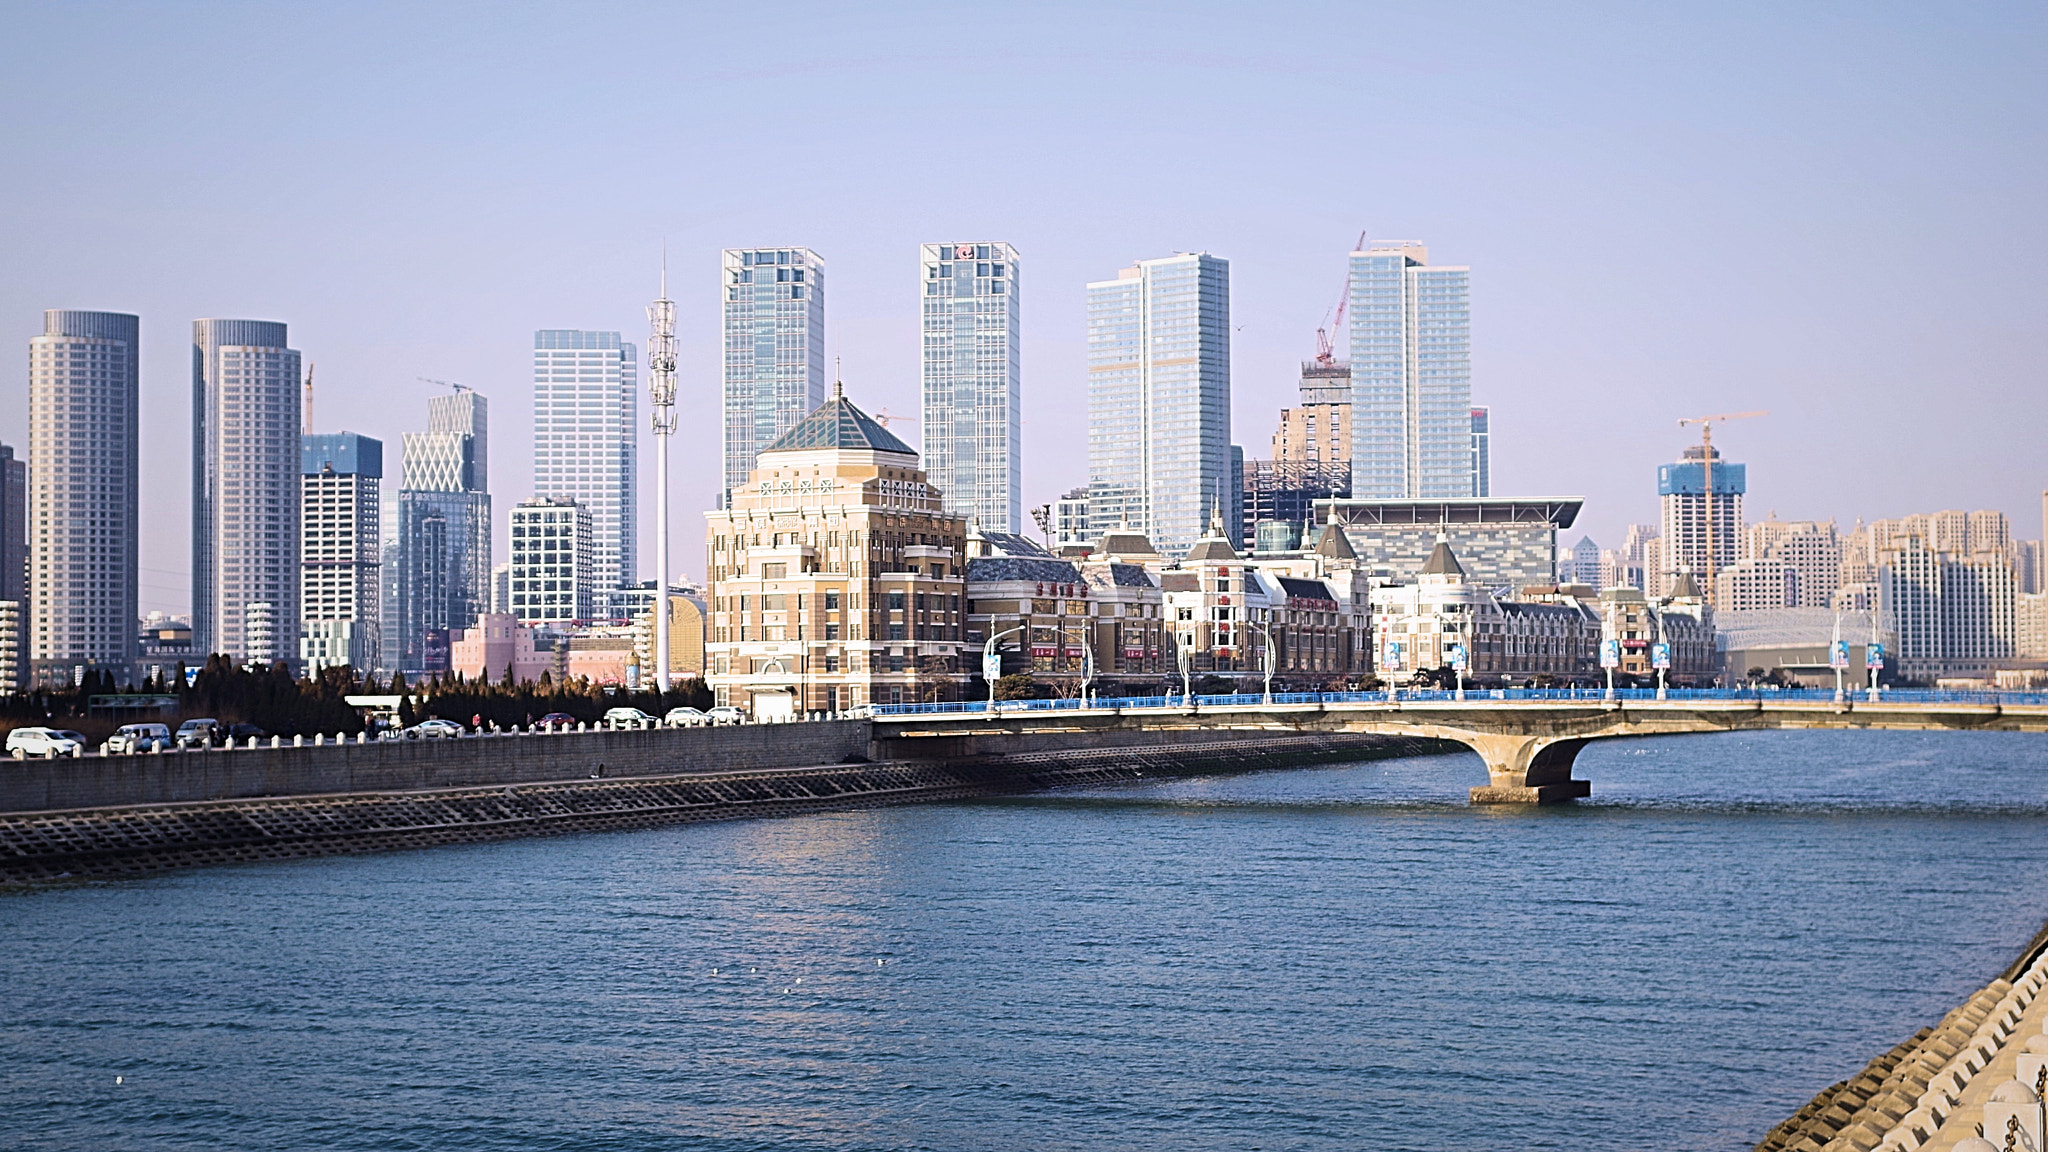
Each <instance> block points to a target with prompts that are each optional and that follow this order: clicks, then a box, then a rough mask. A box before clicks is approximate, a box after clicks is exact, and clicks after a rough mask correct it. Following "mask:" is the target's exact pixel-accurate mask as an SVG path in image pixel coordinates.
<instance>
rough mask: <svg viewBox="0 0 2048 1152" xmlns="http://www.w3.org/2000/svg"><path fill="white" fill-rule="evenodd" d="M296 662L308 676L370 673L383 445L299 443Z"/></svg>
mask: <svg viewBox="0 0 2048 1152" xmlns="http://www.w3.org/2000/svg"><path fill="white" fill-rule="evenodd" d="M299 458H300V463H299V472H300V474H301V476H302V478H303V479H302V481H301V482H302V485H303V487H302V488H301V504H300V513H299V522H300V524H301V525H302V527H303V532H304V535H303V537H302V538H301V544H300V547H299V555H300V559H301V562H302V563H303V564H304V566H305V567H304V570H303V573H302V575H301V578H300V584H299V605H300V608H299V610H300V612H301V613H303V616H302V617H301V620H300V624H299V659H300V660H301V661H303V662H304V663H305V667H306V670H307V671H309V672H312V671H317V670H319V669H321V668H325V667H328V666H330V665H340V664H346V665H349V666H350V667H352V668H355V669H357V670H358V671H363V672H367V671H369V670H370V669H371V668H373V667H375V666H376V661H377V645H378V643H379V639H378V618H379V612H378V607H379V603H380V601H381V600H382V592H383V589H382V581H381V580H380V579H379V573H378V568H379V567H380V565H381V563H382V561H383V554H384V549H383V544H382V539H381V538H382V529H383V516H382V509H383V497H382V491H381V488H382V484H383V477H384V443H383V441H381V440H373V439H371V438H370V437H368V436H363V435H359V434H357V433H354V432H325V433H320V434H317V435H305V436H301V437H299Z"/></svg>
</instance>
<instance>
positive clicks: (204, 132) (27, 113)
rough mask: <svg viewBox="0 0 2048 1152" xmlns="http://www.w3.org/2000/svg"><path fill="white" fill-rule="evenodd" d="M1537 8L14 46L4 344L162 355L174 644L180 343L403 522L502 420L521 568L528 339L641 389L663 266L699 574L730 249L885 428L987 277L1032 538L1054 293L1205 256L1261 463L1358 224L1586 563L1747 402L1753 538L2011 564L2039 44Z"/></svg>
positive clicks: (903, 409)
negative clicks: (1464, 285)
mask: <svg viewBox="0 0 2048 1152" xmlns="http://www.w3.org/2000/svg"><path fill="white" fill-rule="evenodd" d="M1529 7H1530V6H1525V5H1499V6H1486V5H1455V6H1454V5H1441V4H1415V5H1402V6H1388V5H1343V6H1329V7H1325V6H1311V5H1279V4H1267V5H1241V4H1238V5H1200V4H1187V3H1175V4H1151V5H1133V4H1125V5H1102V4H1076V5H1067V6H1062V5H1054V4H1034V5H1028V6H1012V7H1007V8H1006V7H1001V6H996V5H962V4H945V5H936V6H918V5H885V4H865V5H810V4H802V3H781V4H775V5H751V4H715V5H711V4H707V5H698V6H678V5H660V6H656V5H647V6H628V5H617V4H609V5H608V4H594V3H583V4H576V5H561V6H558V7H540V6H530V5H513V4H488V5H487V4H476V5H432V4H404V5H398V4H388V5H386V4H373V3H357V4H346V5H322V6H315V5H282V4H265V5H257V4H248V5H236V4H205V5H202V4H178V5H170V4H165V5H145V4H90V3H66V4H38V3H27V2H23V0H9V2H7V3H6V4H5V5H4V6H0V34H4V38H5V42H6V43H7V44H8V45H9V46H10V50H9V59H8V64H7V67H6V68H5V69H0V111H4V116H0V176H4V178H5V179H4V188H5V192H4V194H0V317H4V318H5V323H6V326H7V327H6V331H8V332H11V333H12V334H13V335H12V337H11V338H12V339H14V340H16V341H19V342H25V341H26V340H27V339H28V338H29V337H30V336H32V335H34V334H35V333H36V332H38V331H39V330H40V325H41V312H42V310H43V309H45V308H94V309H112V310H121V311H131V312H136V313H139V314H141V316H142V318H143V341H144V364H143V415H144V423H145V427H146V429H147V432H146V438H145V442H144V448H143V468H144V497H143V499H144V504H145V522H146V525H147V527H146V528H145V532H144V537H143V541H142V545H143V548H142V557H143V560H142V563H143V565H144V573H143V602H144V605H145V606H146V607H151V608H167V609H178V610H183V609H184V608H186V607H187V603H188V599H189V592H188V587H187V577H186V569H187V567H188V557H189V542H188V533H187V518H188V513H189V509H188V501H189V467H190V465H189V460H188V452H189V444H190V438H189V431H188V429H189V424H188V420H189V405H190V388H189V380H190V375H189V351H188V345H189V333H190V322H191V320H192V319H193V318H195V317H202V316H235V317H250V318H258V319H275V320H284V321H287V322H289V323H290V325H291V334H292V342H293V344H294V346H295V347H297V348H299V349H301V350H303V351H304V352H305V354H306V356H307V358H309V359H310V360H312V361H314V362H316V363H317V364H318V365H319V372H318V385H319V389H320V396H319V401H318V405H317V416H318V424H319V427H320V430H322V431H331V430H335V429H337V428H341V427H346V428H349V429H351V430H355V431H360V432H365V433H369V434H371V435H375V436H378V437H381V438H383V439H384V440H385V442H386V444H387V449H386V451H387V460H388V461H389V464H388V468H389V469H390V470H391V472H392V473H393V475H394V476H395V473H396V462H397V447H398V436H399V433H401V432H402V431H405V430H407V429H414V428H418V427H420V426H422V424H423V422H424V419H425V401H426V398H427V396H428V395H429V394H430V393H431V389H430V388H429V387H428V386H426V385H423V384H419V383H417V382H416V381H415V379H414V378H415V377H417V376H431V377H439V378H442V379H448V380H458V381H462V382H464V383H467V384H470V385H473V386H475V387H476V388H478V389H479V390H481V391H483V392H484V393H486V394H487V395H489V396H490V398H491V401H492V408H493V411H492V419H493V432H494V435H493V437H492V439H493V443H492V446H491V447H492V451H491V457H492V469H493V471H492V476H491V487H492V490H493V492H494V494H495V497H496V500H497V503H498V506H499V519H500V522H501V523H502V521H503V519H504V510H505V509H506V508H508V507H509V506H510V505H511V504H512V503H514V502H515V501H517V500H519V499H523V498H525V497H526V496H527V495H529V494H530V492H531V486H530V485H531V472H530V468H529V457H528V454H529V446H530V427H531V426H530V422H529V417H528V410H529V395H528V394H529V382H528V364H529V351H530V348H531V333H532V330H533V329H535V328H542V327H584V328H616V329H620V330H622V331H624V332H626V333H628V336H629V338H631V339H634V340H636V342H644V339H645V332H646V318H645V313H644V311H643V309H644V307H645V304H646V301H647V300H648V299H649V298H650V297H651V296H652V295H653V293H654V289H655V286H656V275H657V264H658V260H659V254H660V249H661V244H662V242H663V239H664V238H666V240H667V243H668V247H669V253H670V275H671V286H672V289H673V291H672V295H674V296H675V297H676V299H677V300H678V303H679V327H680V334H681V345H682V346H681V354H682V396H683V404H684V413H685V415H684V419H683V421H682V432H681V433H680V434H679V436H678V438H677V453H676V456H677V465H678V468H677V477H678V488H677V493H676V507H677V509H678V516H677V521H676V533H677V539H678V541H679V543H678V546H677V549H676V559H677V561H678V563H679V565H680V567H681V569H682V570H683V571H685V572H687V573H690V574H692V575H699V574H701V572H702V567H703V553H702V547H701V543H700V539H701V535H702V530H703V527H702V520H701V518H700V517H699V515H698V512H699V510H701V509H702V508H703V507H705V506H706V505H707V503H708V502H709V499H710V494H711V492H712V490H713V487H714V485H715V484H716V483H717V475H718V440H717V419H716V413H717V406H718V374H719V353H718V344H717V330H718V304H717V289H716V283H715V277H716V268H717V252H718V249H720V248H721V247H725V246H733V245H752V244H804V245H809V246H810V247H812V248H815V249H817V250H818V251H819V252H821V253H822V254H823V255H824V256H825V258H826V260H827V261H828V263H829V267H830V281H829V299H828V305H827V309H828V310H827V342H828V351H829V354H831V355H833V356H839V357H843V358H844V363H845V369H844V375H845V378H846V382H847V386H848V390H849V393H850V394H851V395H852V396H853V397H854V398H855V399H856V400H857V401H858V402H860V403H861V404H863V405H864V406H866V407H868V408H870V409H875V408H887V409H889V410H891V411H893V412H900V413H905V414H912V415H914V414H915V413H916V412H917V411H918V401H917V394H918V361H917V348H918V343H917V308H918V296H917V283H916V281H917V276H918V273H917V264H916V247H917V245H918V243H919V242H921V241H929V240H947V241H952V240H960V239H1001V240H1008V241H1010V242H1011V243H1014V244H1016V245H1017V246H1018V248H1019V249H1020V250H1021V251H1022V253H1023V257H1024V262H1023V270H1024V291H1025V292H1026V297H1025V313H1024V316H1025V321H1024V322H1025V341H1024V349H1023V352H1024V373H1025V377H1024V387H1025V390H1026V391H1025V396H1026V401H1025V404H1026V407H1025V459H1024V473H1025V485H1026V491H1025V495H1026V498H1027V500H1028V501H1029V502H1031V503H1038V502H1042V501H1045V500H1048V499H1050V498H1052V497H1053V496H1055V495H1056V494H1057V493H1059V492H1060V491H1063V490H1064V489H1065V488H1067V487H1069V486H1071V485H1073V484H1077V483H1080V482H1082V481H1083V480H1085V478H1086V440H1085V436H1084V433H1083V430H1084V426H1085V419H1086V382H1085V364H1084V357H1083V343H1082V337H1083V290H1082V285H1083V284H1085V283H1086V282H1087V281H1089V280H1091V279H1101V278H1106V277H1108V276H1111V275H1113V274H1114V272H1115V270H1116V269H1117V268H1119V267H1122V266H1124V265H1126V264H1128V263H1129V262H1131V261H1132V260H1135V259H1139V258H1144V257H1152V256H1159V255H1164V254H1167V253H1170V252H1173V251H1177V250H1193V249H1206V250H1208V251H1210V252H1214V253H1216V254H1218V255H1221V256H1224V257H1226V258H1228V259H1229V260H1230V261H1231V269H1232V276H1233V288H1234V293H1233V301H1232V308H1233V313H1234V322H1235V323H1236V324H1237V325H1240V326H1241V328H1240V330H1239V331H1238V333H1237V335H1236V344H1235V356H1234V364H1233V372H1234V384H1233V386H1234V398H1235V412H1234V420H1235V425H1236V439H1237V441H1238V443H1240V444H1243V445H1244V446H1245V448H1246V451H1247V454H1248V455H1251V456H1254V457H1257V456H1262V455H1265V454H1266V452H1267V448H1266V445H1267V441H1268V438H1269V437H1270V435H1271V433H1272V430H1273V424H1274V413H1275V411H1276V410H1277V409H1278V408H1279V407H1280V406H1281V405H1283V404H1285V403H1288V402H1290V401H1291V399H1292V397H1293V395H1294V390H1293V381H1294V376H1295V372H1296V364H1297V362H1298V361H1299V360H1300V359H1301V358H1302V357H1303V356H1305V355H1307V354H1309V353H1311V352H1312V351H1313V340H1314V329H1315V327H1316V325H1317V323H1318V321H1319V320H1321V318H1322V317H1323V316H1324V314H1325V313H1326V312H1327V311H1328V309H1329V308H1330V306H1331V305H1332V304H1333V303H1334V302H1335V300H1336V297H1337V294H1338V291H1339V288H1340V286H1341V283H1342V277H1343V255H1344V252H1345V251H1346V250H1347V248H1348V247H1349V245H1350V243H1351V241H1352V240H1353V239H1354V238H1355V237H1356V236H1357V235H1358V233H1359V231H1360V230H1361V229H1363V230H1368V231H1370V232H1371V234H1372V235H1374V236H1378V237H1383V238H1388V237H1397V238H1415V239H1420V240H1422V241H1424V242H1426V243H1427V244H1428V245H1429V246H1430V251H1431V254H1432V258H1433V259H1434V260H1435V261H1436V262H1439V263H1461V264H1469V265H1471V267H1472V270H1473V273H1472V284H1473V321H1472V330H1473V396H1474V400H1475V401H1476V402H1478V403H1483V404H1489V405H1491V406H1492V407H1493V410H1494V428H1495V433H1494V435H1495V448H1494V452H1495V465H1494V468H1495V473H1494V476H1495V479H1494V486H1495V491H1496V493H1498V494H1502V495H1510V494H1529V495H1583V496H1585V497H1586V498H1587V506H1586V513H1585V516H1584V517H1583V519H1582V521H1581V525H1582V527H1584V528H1585V529H1587V530H1589V531H1591V532H1592V534H1593V535H1594V536H1595V538H1596V539H1599V540H1600V541H1601V542H1602V543H1604V544H1609V545H1612V544H1614V543H1617V542H1618V537H1619V535H1620V531H1621V528H1622V526H1623V525H1625V524H1627V523H1630V522H1632V521H1644V520H1653V519H1654V518H1655V507H1656V503H1655V488H1654V484H1655V469H1656V465H1657V464H1658V463H1659V462H1660V461H1663V460H1667V459H1670V458H1672V457H1673V456H1674V454H1675V453H1676V452H1677V451H1678V450H1679V449H1680V448H1681V447H1682V445H1683V443H1684V442H1685V439H1686V436H1687V433H1683V432H1681V431H1680V430H1679V429H1678V428H1677V427H1676V426H1675V421H1676V419H1677V418H1678V417H1680V416H1684V415H1688V414H1694V413H1710V412H1723V411H1739V410H1743V409H1750V408H1768V409H1770V410H1771V415H1770V416H1769V417H1768V418H1767V419H1762V420H1753V421H1745V422H1741V423H1738V424H1731V425H1729V426H1728V428H1727V430H1726V432H1725V435H1724V436H1723V438H1722V439H1723V442H1724V443H1725V445H1726V447H1727V449H1728V451H1729V454H1730V456H1731V458H1733V459H1736V460H1742V461H1746V462H1747V463H1748V464H1749V466H1750V469H1749V476H1750V484H1751V490H1750V503H1751V508H1752V510H1753V514H1754V515H1755V516H1757V517H1761V516H1762V515H1763V514H1764V513H1765V512H1766V511H1767V510H1769V509H1776V510H1777V511H1778V512H1779V513H1780V515H1782V516H1784V517H1788V518H1792V517H1798V518H1806V517H1830V516H1832V517H1837V518H1840V519H1843V520H1845V521H1846V520H1848V519H1851V518H1854V517H1859V516H1860V517H1865V518H1869V517H1877V516H1889V515H1899V514H1903V513H1906V512H1911V511H1916V510H1932V509H1937V508H1946V507H1964V508H1976V507H1996V508H2002V509H2004V510H2006V511H2008V512H2009V513H2011V514H2012V515H2013V517H2014V518H2015V527H2016V528H2017V529H2018V530H2019V531H2020V533H2021V534H2023V535H2027V536H2038V535H2040V533H2041V522H2040V504H2039V493H2040V491H2041V489H2042V487H2043V486H2044V484H2048V459H2044V453H2043V451H2042V445H2043V443H2044V431H2048V389H2044V387H2043V383H2044V374H2043V365H2044V363H2048V321H2044V302H2048V294H2044V288H2048V242H2044V241H2048V234H2044V226H2043V222H2042V217H2043V211H2044V208H2048V196H2044V192H2048V180H2044V175H2048V141H2044V140H2043V121H2044V115H2048V9H2044V8H2043V7H2041V6H2040V5H2038V4H2032V5H1998V4H1969V5H1964V4H1951V5H1892V4H1869V3H1861V4H1841V5H1819V4H1804V5H1742V4H1721V5H1711V6H1710V5H1692V6H1675V5H1664V4H1644V5H1636V6H1628V5H1608V6H1579V7H1562V6H1560V7H1556V8H1553V9H1551V10H1550V11H1547V12H1543V13H1537V12H1532V11H1530V10H1529ZM15 347H16V348H21V347H23V344H22V343H16V344H15ZM17 363H21V361H17ZM25 387H26V383H25V379H24V374H22V373H16V374H12V375H9V376H7V377H6V378H5V380H4V382H0V439H4V440H6V441H7V442H9V443H19V442H20V440H21V437H22V434H23V432H24V431H25V429H26V412H25V402H24V392H25ZM901 427H902V426H901V425H899V428H901ZM913 431H914V429H913ZM643 455H645V453H644V452H643ZM394 483H395V481H394ZM649 503H650V504H651V495H650V497H649ZM1577 536H1578V533H1577V532H1573V533H1572V534H1571V539H1574V540H1575V539H1576V538H1577ZM644 538H645V534H643V539H644ZM500 554H501V556H502V550H501V553H500ZM643 555H645V556H648V557H650V560H649V561H648V563H650V564H651V555H652V550H651V543H648V544H643Z"/></svg>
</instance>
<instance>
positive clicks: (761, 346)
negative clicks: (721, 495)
mask: <svg viewBox="0 0 2048 1152" xmlns="http://www.w3.org/2000/svg"><path fill="white" fill-rule="evenodd" d="M719 263H720V269H719V273H720V279H721V282H722V285H723V288H724V292H725V498H726V500H730V498H731V496H732V492H733V489H735V488H738V487H740V486H741V485H743V484H745V483H746V482H747V474H748V473H750V472H752V471H753V470H754V457H755V456H757V455H759V454H760V453H762V452H763V451H765V450H766V449H767V448H768V446H769V445H770V444H773V443H775V442H776V441H777V440H780V439H781V438H782V435H783V433H785V432H788V431H789V430H790V429H791V428H794V427H796V426H797V424H799V423H800V422H802V420H803V418H804V417H805V416H807V415H809V413H810V412H811V410H812V409H814V408H816V407H817V406H818V405H820V404H823V403H824V402H825V261H824V260H823V259H822V258H821V257H819V255H818V254H817V253H815V252H813V251H811V250H810V249H808V248H727V249H726V250H725V251H724V253H723V254H721V256H720V258H719ZM720 506H721V507H724V506H725V501H721V502H720Z"/></svg>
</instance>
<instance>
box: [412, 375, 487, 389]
mask: <svg viewBox="0 0 2048 1152" xmlns="http://www.w3.org/2000/svg"><path fill="white" fill-rule="evenodd" d="M416 379H418V380H419V381H420V382H421V383H423V384H438V385H440V386H441V387H443V388H453V389H455V390H456V391H457V392H474V391H476V389H474V388H471V387H470V386H469V385H467V384H457V383H456V382H455V381H453V380H436V379H434V378H433V377H432V376H420V377H416Z"/></svg>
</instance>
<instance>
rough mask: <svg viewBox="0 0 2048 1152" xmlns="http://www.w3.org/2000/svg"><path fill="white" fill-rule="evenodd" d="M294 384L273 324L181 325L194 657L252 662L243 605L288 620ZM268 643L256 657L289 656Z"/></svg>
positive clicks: (280, 332) (293, 584) (293, 579)
mask: <svg viewBox="0 0 2048 1152" xmlns="http://www.w3.org/2000/svg"><path fill="white" fill-rule="evenodd" d="M299 379H300V377H299V354H298V353H297V352H295V351H293V350H292V349H290V348H287V347H285V326H284V325H283V324H279V323H275V322H273V321H269V320H195V321H193V322H192V648H193V654H194V657H195V658H202V659H203V657H204V655H205V654H208V653H214V652H221V653H225V654H227V655H228V656H230V657H232V658H233V659H234V660H236V661H244V660H253V659H256V658H257V655H256V654H255V653H252V651H251V649H250V647H249V644H248V641H247V639H246V636H245V626H246V620H247V615H248V613H247V608H248V605H250V604H252V603H263V604H267V605H269V606H270V607H269V608H268V609H266V610H265V611H267V612H268V613H269V614H270V615H271V617H272V618H273V619H274V620H275V621H282V622H286V623H295V622H296V621H297V620H298V618H299V609H298V602H299ZM31 469H33V463H31ZM284 626H285V624H277V625H274V627H276V628H282V627H284ZM277 641H278V636H277V634H276V633H273V635H272V637H271V644H270V647H269V648H267V649H266V652H269V653H271V654H272V655H274V656H275V658H278V659H289V658H290V653H291V651H292V650H295V649H296V648H297V643H296V637H283V645H282V646H283V648H284V649H285V650H286V651H285V653H284V654H283V655H276V651H277V648H278V647H279V644H278V643H277Z"/></svg>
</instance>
